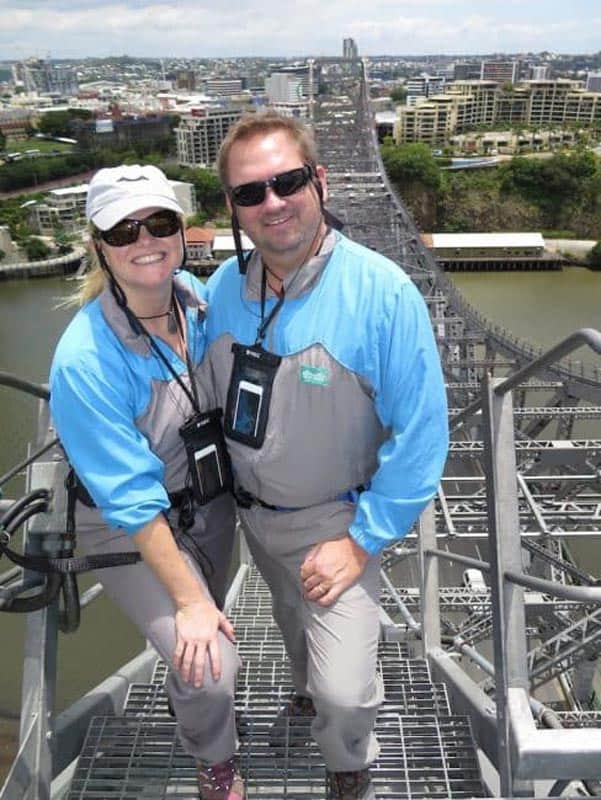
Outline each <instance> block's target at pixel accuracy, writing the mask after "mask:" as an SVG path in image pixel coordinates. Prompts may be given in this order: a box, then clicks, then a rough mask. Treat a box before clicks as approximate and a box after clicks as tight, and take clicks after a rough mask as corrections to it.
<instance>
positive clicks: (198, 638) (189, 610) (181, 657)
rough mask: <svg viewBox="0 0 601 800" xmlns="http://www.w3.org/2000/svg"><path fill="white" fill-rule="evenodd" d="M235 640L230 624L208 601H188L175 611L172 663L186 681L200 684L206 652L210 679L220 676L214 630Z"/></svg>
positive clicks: (216, 633) (216, 636)
mask: <svg viewBox="0 0 601 800" xmlns="http://www.w3.org/2000/svg"><path fill="white" fill-rule="evenodd" d="M219 631H222V632H223V633H224V634H225V636H227V638H228V639H229V640H230V641H231V642H234V641H235V640H236V637H235V634H234V627H233V625H232V623H231V622H230V621H229V619H228V618H227V617H226V616H225V614H224V613H223V612H221V611H219V609H218V608H217V606H215V605H214V604H213V603H211V602H210V601H208V600H207V601H202V602H196V603H190V604H189V605H185V606H182V607H181V608H179V609H178V610H177V612H176V614H175V636H176V642H175V650H174V652H173V666H174V668H175V669H176V670H177V671H178V672H179V673H180V674H181V676H182V678H183V679H184V680H185V681H186V683H191V684H193V685H194V686H195V687H196V688H198V687H200V686H202V684H203V681H204V673H205V666H206V658H207V653H208V656H209V660H210V664H211V674H212V676H213V680H215V681H218V680H219V679H220V678H221V654H220V650H219V638H218V633H219Z"/></svg>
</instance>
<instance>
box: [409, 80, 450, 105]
mask: <svg viewBox="0 0 601 800" xmlns="http://www.w3.org/2000/svg"><path fill="white" fill-rule="evenodd" d="M444 85H445V79H444V78H443V77H441V76H439V75H426V74H425V73H424V74H422V75H418V76H416V77H414V78H409V79H408V80H407V105H408V106H414V105H416V104H417V102H418V98H420V97H431V96H432V95H435V94H440V93H441V92H443V91H444Z"/></svg>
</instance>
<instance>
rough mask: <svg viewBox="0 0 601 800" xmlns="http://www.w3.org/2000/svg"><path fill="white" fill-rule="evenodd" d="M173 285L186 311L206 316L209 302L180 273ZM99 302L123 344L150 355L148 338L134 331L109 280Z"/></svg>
mask: <svg viewBox="0 0 601 800" xmlns="http://www.w3.org/2000/svg"><path fill="white" fill-rule="evenodd" d="M173 285H174V289H175V294H176V296H177V299H178V300H179V302H180V304H181V306H182V308H183V309H184V311H187V309H189V308H191V309H195V310H197V311H198V312H199V313H200V314H201V315H202V316H203V317H204V315H205V312H206V308H207V304H206V303H205V302H204V301H203V300H201V299H200V298H199V297H198V296H197V295H196V293H195V292H194V291H193V290H192V289H191V288H190V287H189V286H187V285H186V283H184V281H183V280H182V279H181V278H180V277H179V276H178V275H175V276H174V278H173ZM99 302H100V308H101V309H102V313H103V315H104V318H105V319H106V321H107V324H108V326H109V328H111V330H112V331H113V332H114V333H115V335H116V336H117V337H118V338H119V339H120V340H121V341H122V342H123V344H124V345H125V346H126V347H128V348H129V349H130V350H133V351H134V352H135V353H138V354H139V355H143V356H150V355H151V350H150V348H149V347H148V342H147V341H146V338H145V337H144V335H143V334H140V333H134V331H133V330H132V328H131V325H130V324H129V320H128V319H127V317H126V316H125V313H124V311H123V309H122V308H120V307H119V306H118V305H117V301H116V300H115V298H114V296H113V293H112V291H111V287H110V286H109V284H108V282H107V283H106V284H105V286H104V289H103V290H102V292H101V293H100V296H99Z"/></svg>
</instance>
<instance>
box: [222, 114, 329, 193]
mask: <svg viewBox="0 0 601 800" xmlns="http://www.w3.org/2000/svg"><path fill="white" fill-rule="evenodd" d="M276 131H284V132H286V133H287V134H288V135H289V136H290V138H291V139H292V140H293V141H294V142H295V143H296V144H297V146H298V149H299V151H300V154H301V157H302V160H303V162H304V163H305V164H310V165H311V166H313V167H314V166H316V165H317V158H318V156H317V145H316V143H315V138H314V136H313V132H312V131H311V130H310V129H309V128H308V126H307V125H305V124H304V123H303V122H301V121H300V120H299V119H297V118H296V117H288V116H285V115H284V114H280V113H278V112H277V111H272V110H268V111H258V112H257V113H247V114H244V115H243V116H242V117H240V119H239V120H238V121H237V122H236V123H235V125H233V126H232V127H231V128H230V129H229V131H228V132H227V135H226V137H225V139H224V140H223V142H222V144H221V148H220V150H219V157H218V159H217V170H218V172H219V179H220V181H221V185H222V186H223V188H224V189H225V190H226V191H227V190H228V188H229V185H228V178H227V168H228V159H229V155H230V150H231V149H232V147H233V145H234V144H236V142H241V141H248V140H249V139H252V138H253V137H254V136H261V135H267V134H269V133H274V132H276Z"/></svg>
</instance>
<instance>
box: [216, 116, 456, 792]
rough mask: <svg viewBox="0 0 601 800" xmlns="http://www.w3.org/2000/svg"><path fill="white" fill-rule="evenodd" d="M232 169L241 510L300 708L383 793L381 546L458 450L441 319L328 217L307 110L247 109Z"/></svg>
mask: <svg viewBox="0 0 601 800" xmlns="http://www.w3.org/2000/svg"><path fill="white" fill-rule="evenodd" d="M219 169H220V176H221V180H222V182H223V186H224V189H225V192H226V198H227V205H228V209H229V211H230V212H231V215H232V225H233V230H234V234H235V237H236V239H237V242H238V258H233V259H230V260H228V261H227V262H225V264H223V265H222V267H221V268H220V269H219V270H217V272H216V273H215V274H214V275H213V276H212V278H211V279H210V280H209V282H208V290H209V292H208V293H209V297H208V299H209V308H210V311H209V316H208V322H207V325H208V328H207V330H208V339H207V342H208V358H207V359H206V362H207V363H208V364H210V366H211V369H212V372H213V377H214V382H215V386H216V392H217V404H218V405H222V406H223V407H224V409H225V414H224V427H225V431H226V435H227V437H228V446H229V449H230V454H231V457H232V463H233V467H234V473H235V478H236V493H237V497H238V500H239V506H240V508H239V513H240V517H241V521H242V525H243V528H244V531H245V535H246V538H247V540H248V544H249V547H250V549H251V552H252V555H253V558H254V559H255V562H256V564H257V566H258V568H259V570H260V571H261V573H262V575H263V577H264V578H265V580H266V582H267V584H268V585H269V587H270V590H271V592H272V596H273V613H274V617H275V620H276V622H277V624H278V626H279V627H280V629H281V632H282V635H283V638H284V642H285V645H286V649H287V652H288V655H289V657H290V661H291V668H292V677H293V682H294V686H295V690H296V695H295V697H294V698H293V699H292V701H291V703H290V705H289V707H288V709H287V713H288V714H290V715H295V714H302V713H307V711H309V712H312V711H313V705H314V713H315V719H314V721H313V724H312V733H313V736H314V738H315V739H316V741H317V743H318V744H319V746H320V749H321V752H322V755H323V757H324V760H325V763H326V767H327V784H328V788H327V792H328V794H327V797H328V798H344V800H350V798H361V800H369V799H370V798H374V797H375V795H374V789H373V786H372V782H371V778H370V773H369V765H370V764H371V763H372V762H373V761H374V759H375V758H376V757H377V754H378V744H377V741H376V738H375V736H374V733H373V729H374V724H375V719H376V714H377V711H378V707H379V706H380V704H381V702H382V699H383V691H382V685H381V679H380V678H379V676H378V675H377V673H376V664H377V646H378V632H379V617H378V600H379V570H380V559H379V554H380V553H381V551H382V550H383V548H384V547H386V546H387V545H389V544H390V543H392V542H394V541H395V540H397V539H400V538H402V537H403V536H404V535H405V534H406V533H407V532H408V530H409V529H410V528H411V526H412V525H413V523H414V522H415V520H416V519H417V517H418V516H419V514H420V513H421V511H422V509H423V508H424V507H425V505H426V504H427V503H428V502H429V500H430V499H431V498H432V496H433V495H434V493H435V491H436V488H437V486H438V482H439V479H440V475H441V471H442V468H443V464H444V460H445V456H446V451H447V411H446V403H445V393H444V384H443V380H442V375H441V370H440V362H439V359H438V354H437V351H436V347H435V343H434V338H433V335H432V328H431V324H430V320H429V317H428V313H427V309H426V307H425V304H424V302H423V299H422V297H421V295H420V294H419V292H418V291H417V289H416V288H415V286H414V285H413V284H412V283H411V281H410V280H409V279H408V277H407V276H406V275H405V274H404V273H403V271H402V270H401V269H400V268H399V267H398V266H397V265H395V264H393V263H392V262H390V261H388V260H387V259H385V258H383V257H381V256H379V255H378V254H376V253H374V252H372V251H371V250H368V249H366V248H365V247H362V246H360V245H358V244H355V243H353V242H351V241H349V240H348V239H347V238H346V237H344V236H343V235H342V234H340V233H338V232H337V231H335V230H333V229H332V228H331V227H330V226H329V224H328V223H329V222H330V221H331V220H332V218H331V217H330V215H329V214H328V212H327V211H325V210H324V202H325V201H326V200H327V182H326V172H325V169H324V168H323V166H320V165H318V163H317V153H316V148H315V143H314V141H313V139H312V137H311V135H310V133H309V131H308V130H307V129H306V128H304V126H303V125H302V124H301V123H299V122H298V121H297V120H294V119H291V118H288V117H282V116H280V115H278V114H276V113H274V112H266V113H263V114H256V115H248V116H247V117H244V118H242V119H241V120H240V121H239V122H238V123H237V124H236V125H235V126H234V127H233V128H232V129H231V130H230V131H229V133H228V136H227V137H226V139H225V141H224V143H223V146H222V149H221V154H220V162H219ZM240 229H242V230H244V232H245V233H246V234H247V236H248V237H249V238H250V239H251V240H252V242H253V243H254V245H255V250H254V251H252V253H250V254H246V255H243V254H242V251H241V249H240ZM311 701H312V703H311Z"/></svg>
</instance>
